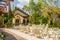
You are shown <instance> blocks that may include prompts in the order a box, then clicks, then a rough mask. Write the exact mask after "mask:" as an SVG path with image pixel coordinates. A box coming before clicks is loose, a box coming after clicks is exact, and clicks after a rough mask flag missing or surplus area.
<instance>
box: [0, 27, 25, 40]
mask: <svg viewBox="0 0 60 40" xmlns="http://www.w3.org/2000/svg"><path fill="white" fill-rule="evenodd" d="M0 32H4V34H5V35H7V36H6V40H26V39H24V38H22V37H20V36H18V35H16V34H14V33H13V32H11V31H9V30H7V29H4V28H2V29H0Z"/></svg>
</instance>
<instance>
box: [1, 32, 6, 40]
mask: <svg viewBox="0 0 60 40" xmlns="http://www.w3.org/2000/svg"><path fill="white" fill-rule="evenodd" d="M5 39H6V36H5V35H4V33H2V32H0V40H5Z"/></svg>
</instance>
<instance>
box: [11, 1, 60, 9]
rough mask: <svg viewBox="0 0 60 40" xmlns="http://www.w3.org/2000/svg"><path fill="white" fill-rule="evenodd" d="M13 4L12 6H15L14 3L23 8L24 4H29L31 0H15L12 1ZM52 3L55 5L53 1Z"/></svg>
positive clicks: (59, 4)
mask: <svg viewBox="0 0 60 40" xmlns="http://www.w3.org/2000/svg"><path fill="white" fill-rule="evenodd" d="M34 1H35V2H37V1H38V0H34ZM46 2H47V3H48V4H49V2H48V1H47V0H46ZM11 4H12V8H13V5H15V6H17V7H18V8H20V9H21V8H22V7H23V6H24V5H28V4H29V0H14V2H11ZM49 5H50V4H49ZM52 5H53V2H52ZM58 7H60V0H58Z"/></svg>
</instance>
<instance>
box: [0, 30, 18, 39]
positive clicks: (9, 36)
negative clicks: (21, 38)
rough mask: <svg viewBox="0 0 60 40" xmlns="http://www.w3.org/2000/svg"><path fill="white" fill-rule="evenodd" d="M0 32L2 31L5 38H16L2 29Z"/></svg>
mask: <svg viewBox="0 0 60 40" xmlns="http://www.w3.org/2000/svg"><path fill="white" fill-rule="evenodd" d="M0 32H3V33H4V34H5V35H6V40H17V39H16V38H15V37H14V36H13V35H11V34H9V33H7V32H4V31H3V30H0Z"/></svg>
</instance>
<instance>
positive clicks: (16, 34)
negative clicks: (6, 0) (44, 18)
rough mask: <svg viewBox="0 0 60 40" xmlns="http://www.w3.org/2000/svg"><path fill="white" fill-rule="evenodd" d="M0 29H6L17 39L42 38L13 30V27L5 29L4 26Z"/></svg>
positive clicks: (32, 39) (31, 39) (30, 39)
mask: <svg viewBox="0 0 60 40" xmlns="http://www.w3.org/2000/svg"><path fill="white" fill-rule="evenodd" d="M2 30H3V31H6V32H8V33H10V34H13V36H14V37H16V38H17V40H44V39H39V38H36V37H34V36H30V35H28V34H25V33H23V32H20V31H19V30H15V29H5V28H3V29H2Z"/></svg>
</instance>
